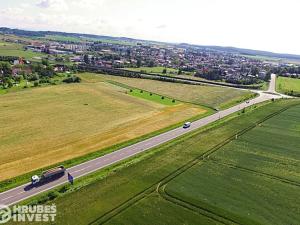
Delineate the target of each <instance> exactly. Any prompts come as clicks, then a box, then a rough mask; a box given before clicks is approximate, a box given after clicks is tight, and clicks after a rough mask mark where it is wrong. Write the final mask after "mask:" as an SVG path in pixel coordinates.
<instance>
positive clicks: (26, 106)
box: [0, 83, 206, 180]
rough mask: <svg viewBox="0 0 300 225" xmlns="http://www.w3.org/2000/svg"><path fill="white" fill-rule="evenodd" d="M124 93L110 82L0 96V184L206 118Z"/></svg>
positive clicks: (200, 110) (184, 106) (189, 107)
mask: <svg viewBox="0 0 300 225" xmlns="http://www.w3.org/2000/svg"><path fill="white" fill-rule="evenodd" d="M125 92H126V90H125V89H124V88H121V87H118V86H115V85H112V84H108V83H83V84H70V85H58V86H50V87H43V88H36V89H29V90H25V91H22V92H16V93H8V94H6V95H2V96H0V115H1V117H0V124H1V133H0V152H1V155H2V156H1V158H0V180H5V179H8V178H12V177H15V176H18V175H21V174H24V173H27V172H30V171H33V170H36V169H38V168H43V167H47V166H49V165H53V164H56V163H59V162H63V161H65V160H68V159H72V158H75V157H80V156H84V155H86V154H88V153H92V152H95V151H99V150H101V149H103V148H106V147H109V146H112V145H115V144H118V143H122V142H125V141H128V140H131V139H134V138H137V137H140V136H142V135H145V134H149V133H151V132H154V131H157V130H160V129H162V128H165V127H168V126H171V125H173V124H176V123H178V122H182V121H184V120H186V119H189V118H191V117H194V116H198V115H201V114H205V113H206V109H203V108H201V107H198V106H193V105H190V104H178V105H174V106H166V105H162V104H158V103H156V102H153V101H146V100H144V99H141V98H137V97H134V96H130V95H129V94H126V93H125Z"/></svg>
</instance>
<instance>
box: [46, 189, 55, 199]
mask: <svg viewBox="0 0 300 225" xmlns="http://www.w3.org/2000/svg"><path fill="white" fill-rule="evenodd" d="M47 197H48V199H49V200H53V199H56V198H57V197H58V193H57V192H55V191H51V192H50V193H49V194H48V195H47Z"/></svg>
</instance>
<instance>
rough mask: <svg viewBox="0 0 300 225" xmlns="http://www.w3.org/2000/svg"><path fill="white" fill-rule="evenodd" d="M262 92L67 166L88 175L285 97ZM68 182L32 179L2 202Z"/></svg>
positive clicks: (5, 195)
mask: <svg viewBox="0 0 300 225" xmlns="http://www.w3.org/2000/svg"><path fill="white" fill-rule="evenodd" d="M275 78H276V77H275V75H274V76H272V81H271V83H273V84H272V85H270V88H269V91H268V92H269V93H271V92H272V90H273V89H272V88H273V87H274V85H275ZM259 94H260V96H259V97H257V98H255V99H253V100H250V101H249V102H248V103H246V102H244V103H241V104H239V105H237V106H234V107H231V108H229V109H226V110H223V111H219V112H217V113H215V114H213V115H211V116H208V117H205V118H202V119H200V120H197V121H195V122H193V123H192V124H191V127H190V128H188V129H183V128H182V127H179V128H176V129H174V130H170V131H168V132H166V133H163V134H160V135H158V136H155V137H152V138H149V139H147V140H144V141H141V142H139V143H136V144H134V145H131V146H128V147H125V148H122V149H120V150H117V151H115V152H112V153H109V154H107V155H104V156H102V157H99V158H96V159H93V160H90V161H87V162H85V163H82V164H79V165H76V166H74V167H71V168H69V169H68V170H67V172H68V173H70V174H71V175H72V177H73V178H74V179H76V178H79V177H82V176H84V175H87V174H90V173H92V172H94V171H96V170H99V169H101V168H104V167H107V166H109V165H111V164H114V163H116V162H119V161H121V160H124V159H127V158H129V157H131V156H134V155H136V154H138V153H141V152H144V151H146V150H148V149H151V148H153V147H156V146H158V145H161V144H163V143H166V142H168V141H170V140H173V139H175V138H177V137H179V136H182V135H184V134H186V133H189V132H191V131H194V130H196V129H199V128H201V127H203V126H205V125H207V124H210V123H212V122H214V121H217V120H219V119H221V118H223V117H226V116H228V115H230V114H232V113H235V112H237V111H239V110H241V109H243V108H246V107H248V106H251V105H254V104H257V103H261V102H264V101H267V100H270V99H272V98H281V96H280V95H272V94H268V93H263V92H260V93H259ZM67 182H68V176H67V173H66V175H65V176H63V177H61V178H60V179H57V180H55V181H53V182H50V183H46V184H44V185H41V186H38V187H31V185H30V183H27V184H24V185H21V186H19V187H16V188H13V189H11V190H8V191H6V192H3V193H0V204H4V205H13V204H15V203H17V202H20V201H22V200H25V199H27V198H30V197H32V196H35V195H37V194H39V193H41V192H45V191H47V190H50V189H52V188H54V187H57V186H59V185H61V184H64V183H67Z"/></svg>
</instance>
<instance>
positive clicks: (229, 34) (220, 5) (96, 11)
mask: <svg viewBox="0 0 300 225" xmlns="http://www.w3.org/2000/svg"><path fill="white" fill-rule="evenodd" d="M14 2H18V3H19V4H12V3H11V4H10V3H6V5H5V6H3V7H2V10H1V14H0V21H1V26H10V27H19V28H26V29H33V30H60V31H67V32H82V33H95V34H100V35H101V34H102V35H113V36H128V37H135V38H142V39H148V40H149V39H155V40H162V41H171V42H189V43H194V44H203V45H225V46H237V47H245V48H254V49H262V50H271V51H277V52H288V53H298V54H300V46H299V44H298V40H299V38H300V31H299V29H297V27H298V21H299V19H298V9H299V8H300V2H299V1H298V0H243V1H240V0H185V1H182V0H159V1H158V0H126V1H125V0H35V1H33V0H30V1H29V0H24V1H22V0H14ZM7 5H9V7H7ZM1 6H2V5H1V1H0V8H1Z"/></svg>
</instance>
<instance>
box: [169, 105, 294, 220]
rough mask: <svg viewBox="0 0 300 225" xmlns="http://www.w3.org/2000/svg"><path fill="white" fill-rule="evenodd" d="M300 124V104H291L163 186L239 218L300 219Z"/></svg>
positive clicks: (205, 206) (196, 202)
mask: <svg viewBox="0 0 300 225" xmlns="http://www.w3.org/2000/svg"><path fill="white" fill-rule="evenodd" d="M299 124H300V106H296V107H293V108H291V109H288V110H287V111H285V112H283V113H281V114H279V115H277V116H275V117H273V118H271V119H269V120H267V121H266V122H263V123H262V124H260V125H259V126H257V127H256V128H254V129H252V130H250V131H249V132H247V133H246V134H244V135H242V136H241V137H238V138H237V140H235V141H233V142H231V143H229V144H227V145H225V146H224V147H223V148H221V149H220V150H218V151H216V152H215V153H214V154H212V155H211V156H210V158H209V159H207V162H205V163H204V164H199V165H197V166H195V167H193V168H192V169H190V170H188V171H187V172H185V173H184V174H182V175H180V176H179V177H177V178H176V179H174V180H173V181H171V182H170V183H169V184H168V185H167V187H166V189H165V192H166V193H167V194H168V195H170V196H173V197H174V198H176V199H182V200H183V201H185V202H189V203H192V204H194V205H197V206H198V207H204V208H207V209H208V210H211V211H215V212H216V214H218V215H222V216H223V217H228V218H231V219H232V220H233V221H236V222H237V223H239V224H297V223H298V222H299V220H300V214H299V211H300V199H299V197H297V196H298V195H299V188H300V166H299V165H300V149H299V146H300V126H299ZM291 209H292V210H291Z"/></svg>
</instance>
